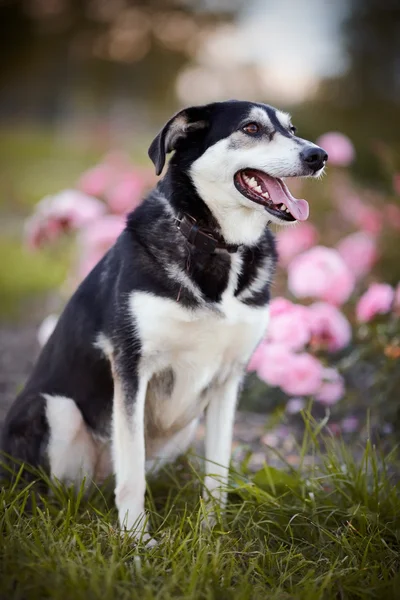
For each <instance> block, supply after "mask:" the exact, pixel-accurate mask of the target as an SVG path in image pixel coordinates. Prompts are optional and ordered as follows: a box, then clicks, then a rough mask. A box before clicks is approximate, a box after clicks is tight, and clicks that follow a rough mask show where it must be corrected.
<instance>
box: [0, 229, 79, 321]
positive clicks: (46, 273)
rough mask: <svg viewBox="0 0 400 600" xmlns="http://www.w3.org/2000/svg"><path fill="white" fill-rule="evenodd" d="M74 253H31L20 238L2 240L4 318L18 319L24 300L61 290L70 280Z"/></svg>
mask: <svg viewBox="0 0 400 600" xmlns="http://www.w3.org/2000/svg"><path fill="white" fill-rule="evenodd" d="M70 255H71V251H70V249H69V248H68V247H67V245H65V244H64V245H63V247H62V248H60V249H58V250H57V252H55V251H54V249H47V250H43V251H41V252H36V253H35V252H30V251H29V250H28V249H27V248H25V247H23V246H22V242H21V240H20V239H19V238H15V237H12V236H10V237H2V238H0V257H1V260H0V290H1V294H0V318H2V319H4V318H10V317H17V316H18V314H19V312H20V310H21V308H22V303H23V301H24V300H27V299H29V300H32V298H33V297H34V296H38V295H41V294H43V293H45V292H47V291H49V290H51V289H54V288H56V287H58V286H59V285H60V284H61V283H62V282H63V280H64V279H65V277H66V274H67V271H68V265H69V259H70Z"/></svg>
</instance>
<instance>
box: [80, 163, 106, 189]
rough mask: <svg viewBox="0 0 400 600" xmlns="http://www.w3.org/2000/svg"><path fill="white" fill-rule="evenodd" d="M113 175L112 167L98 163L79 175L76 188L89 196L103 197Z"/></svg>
mask: <svg viewBox="0 0 400 600" xmlns="http://www.w3.org/2000/svg"><path fill="white" fill-rule="evenodd" d="M114 177H115V171H114V169H113V168H112V167H111V166H110V165H107V164H99V165H96V166H95V167H92V168H91V169H88V170H87V171H85V172H84V173H83V175H81V177H80V179H79V181H78V188H79V189H80V190H82V192H85V194H90V195H91V196H98V197H103V196H104V195H105V193H106V191H107V189H108V187H109V186H110V185H111V184H112V182H113V180H114Z"/></svg>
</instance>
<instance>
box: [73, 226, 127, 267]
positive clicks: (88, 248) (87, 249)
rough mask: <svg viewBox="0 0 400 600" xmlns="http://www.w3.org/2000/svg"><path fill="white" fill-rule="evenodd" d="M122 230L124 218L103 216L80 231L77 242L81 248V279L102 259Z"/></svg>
mask: <svg viewBox="0 0 400 600" xmlns="http://www.w3.org/2000/svg"><path fill="white" fill-rule="evenodd" d="M124 228H125V218H124V217H120V216H119V215H104V216H103V217H102V218H101V219H98V220H97V221H95V222H94V223H92V224H91V225H89V226H88V227H86V228H85V229H83V230H82V232H81V235H80V236H79V240H78V241H79V243H80V247H81V251H80V254H79V256H80V262H79V266H78V273H79V276H80V277H81V278H83V277H86V275H87V274H88V273H89V272H90V271H91V270H92V269H93V267H94V266H95V265H96V264H97V263H98V262H99V260H101V259H102V257H103V256H104V254H105V253H106V252H107V251H108V250H109V249H110V248H111V246H112V245H113V244H114V242H115V240H116V239H117V237H118V236H119V235H120V233H121V232H122V231H123V230H124Z"/></svg>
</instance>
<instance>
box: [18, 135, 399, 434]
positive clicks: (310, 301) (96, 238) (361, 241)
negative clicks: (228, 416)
mask: <svg viewBox="0 0 400 600" xmlns="http://www.w3.org/2000/svg"><path fill="white" fill-rule="evenodd" d="M320 142H321V144H322V145H323V147H324V148H326V149H327V151H328V154H329V155H330V164H331V165H333V169H331V171H330V172H328V181H327V183H326V184H325V192H326V191H328V194H329V196H330V204H329V206H330V209H329V208H328V210H326V205H325V213H328V215H329V227H326V226H325V228H324V227H323V226H322V227H319V228H318V231H317V228H316V226H315V225H313V224H312V223H309V222H307V223H302V224H299V225H297V226H296V227H294V228H293V227H292V228H288V229H283V230H281V231H280V232H279V233H278V234H277V244H278V252H279V256H280V261H279V266H280V269H279V271H278V278H277V280H278V281H277V286H278V289H279V290H280V295H279V294H278V295H277V297H275V298H274V299H273V300H272V301H271V304H270V324H269V327H268V331H267V333H266V335H265V338H264V339H263V340H262V341H261V343H260V344H259V346H258V348H257V349H256V350H255V352H254V354H253V356H252V358H251V360H250V363H249V365H248V370H249V371H250V372H253V373H254V374H256V375H257V377H258V380H259V382H262V383H264V384H267V385H268V386H270V388H273V389H274V390H275V392H277V393H279V394H280V396H279V397H280V400H282V399H285V400H286V403H287V411H288V413H296V412H298V411H300V410H301V409H302V408H303V407H304V406H305V404H306V401H307V399H308V398H310V397H311V398H312V399H314V400H315V403H316V404H315V405H316V406H317V407H318V406H321V407H327V406H330V407H331V406H332V405H335V404H336V403H337V402H338V401H339V400H340V399H341V398H343V397H344V396H345V395H346V398H347V400H348V403H349V405H350V403H351V402H350V399H351V397H352V395H353V396H354V394H356V395H357V393H358V394H359V395H360V396H362V398H363V402H364V405H368V402H366V401H365V398H366V397H371V398H374V399H375V400H376V398H380V399H381V400H379V401H381V402H384V400H385V399H386V398H388V397H389V396H390V394H393V393H394V390H395V389H396V385H400V375H399V369H398V367H397V364H396V361H398V360H399V358H400V324H399V321H400V319H399V316H400V285H398V286H397V288H396V289H395V288H394V287H392V286H391V285H389V284H386V283H379V282H378V281H376V280H375V279H376V276H375V277H374V276H373V275H372V270H373V269H374V268H375V267H376V266H377V265H378V266H379V261H380V259H381V246H382V245H383V244H382V243H381V241H382V242H383V238H384V237H385V236H382V232H383V231H385V232H386V231H388V228H391V229H394V230H395V229H398V228H400V208H399V207H398V206H397V204H396V203H395V202H390V203H388V202H386V201H385V202H384V201H383V200H382V198H381V197H379V195H378V194H376V193H375V194H371V192H368V193H366V192H365V191H360V190H358V189H355V188H354V186H353V184H352V181H351V178H350V177H349V175H348V174H347V172H346V170H345V169H343V167H346V166H347V165H349V164H350V163H351V162H352V161H353V160H354V158H355V151H354V147H353V145H352V143H351V141H350V140H349V139H348V138H346V136H343V135H342V134H339V133H329V134H326V135H325V136H323V137H322V138H321V140H320ZM399 181H400V180H399V176H398V175H396V176H394V177H393V186H394V189H395V192H397V193H398V191H399ZM152 184H153V176H152V175H150V173H149V172H147V171H143V170H138V169H136V168H134V167H133V166H132V165H131V164H130V162H129V160H128V158H127V157H126V156H124V155H121V154H115V153H114V154H110V155H108V156H106V158H105V159H104V160H103V161H102V162H101V163H100V164H99V165H97V166H95V167H93V168H92V169H90V170H89V171H87V172H85V173H84V174H83V175H82V176H81V178H80V179H79V181H78V183H77V189H71V190H65V191H63V192H61V193H60V194H57V195H55V196H52V197H47V198H44V199H43V200H42V201H41V202H39V204H38V205H37V207H36V212H35V214H34V215H33V216H32V217H31V218H30V219H29V220H28V222H27V226H26V239H27V242H28V244H29V246H30V247H31V248H38V247H40V246H42V245H43V244H45V243H53V242H54V241H55V240H56V239H57V238H58V237H59V236H60V235H61V234H64V233H67V232H76V234H77V235H76V241H77V249H78V252H77V260H76V261H75V264H74V268H73V278H69V281H70V282H71V281H72V282H73V284H74V285H76V284H77V283H78V282H79V281H80V280H81V279H83V278H84V277H85V275H86V274H87V273H88V272H89V271H90V270H91V269H92V268H93V267H94V265H95V264H96V263H97V262H98V261H99V260H100V259H101V257H102V256H103V255H104V253H105V252H106V251H107V250H108V248H109V247H110V246H111V245H112V244H113V243H114V241H115V239H116V238H117V236H118V235H119V233H120V232H121V231H122V229H123V227H124V224H125V214H126V213H127V212H128V211H129V210H132V209H134V208H135V207H136V206H137V205H138V204H139V203H140V201H141V199H142V198H143V194H144V191H145V189H146V187H148V186H150V185H152ZM295 184H296V185H302V183H301V182H300V183H299V182H298V181H297V182H295ZM305 185H306V184H305ZM322 185H323V184H321V183H320V184H319V186H322ZM314 193H315V192H314ZM332 208H333V210H332ZM331 223H332V224H333V225H334V227H331ZM342 230H344V231H345V232H346V235H345V236H344V237H341V236H338V235H337V233H336V232H337V231H342ZM326 239H329V243H328V244H323V243H321V241H322V240H326ZM317 242H319V244H318V245H317ZM392 283H393V282H392ZM53 327H54V319H47V320H45V322H44V324H43V327H42V328H41V331H40V341H41V343H44V341H45V340H46V339H47V337H48V335H49V333H51V330H52V328H53ZM250 381H252V382H253V383H254V377H253V378H251V379H250ZM257 385H258V384H257ZM373 388H374V389H375V390H376V391H378V393H375V392H374V393H372V389H373ZM378 388H379V390H378ZM248 389H249V388H248ZM257 390H258V391H257V394H258V395H263V394H264V392H263V391H260V388H259V386H258V388H257ZM247 391H248V390H247ZM245 393H246V392H245ZM368 394H369V395H368ZM375 400H374V401H375ZM346 419H347V421H346ZM346 419H345V421H346V423H347V424H346V426H345V425H344V421H343V427H342V429H343V430H344V429H345V427H346V428H347V430H348V431H351V430H354V429H355V425H354V423H355V420H357V419H356V417H355V416H354V415H353V416H347V417H346Z"/></svg>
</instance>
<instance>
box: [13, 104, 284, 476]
mask: <svg viewBox="0 0 400 600" xmlns="http://www.w3.org/2000/svg"><path fill="white" fill-rule="evenodd" d="M250 106H251V105H250V104H249V103H247V102H235V101H231V102H227V103H215V104H211V105H208V106H206V107H195V108H192V109H189V110H186V111H183V112H182V113H179V116H181V117H183V118H184V119H186V120H187V127H186V128H183V129H182V130H180V131H179V132H176V133H175V135H174V137H173V138H172V141H171V142H170V145H169V146H168V147H167V148H166V147H165V140H166V138H168V132H169V130H170V128H171V126H172V125H173V122H174V120H173V119H172V120H171V121H170V122H169V123H168V124H167V125H166V127H165V128H164V129H163V130H162V132H161V133H160V134H159V136H157V138H156V139H155V140H154V142H153V143H152V145H151V147H150V150H149V154H150V156H151V158H152V160H153V162H154V163H155V165H156V169H157V172H160V171H161V170H162V169H163V166H164V162H165V153H166V152H168V151H171V150H175V154H174V155H173V157H172V158H171V160H170V163H169V168H168V171H167V173H166V175H165V177H164V179H163V180H161V181H160V182H159V183H158V185H157V187H156V188H155V189H154V190H153V191H152V192H151V193H150V194H149V195H148V197H147V198H146V199H145V201H144V202H143V203H142V205H141V206H139V207H138V208H137V209H136V210H135V211H134V212H132V213H131V214H130V215H129V216H128V218H127V225H126V229H125V230H124V232H123V233H122V234H121V235H120V237H119V238H118V240H117V241H116V243H115V245H114V246H113V247H112V248H111V250H110V251H109V252H108V253H107V255H106V256H105V257H104V258H103V259H102V260H101V261H100V262H99V263H98V265H97V266H96V267H95V268H94V269H93V271H92V272H91V273H90V274H89V275H88V277H86V279H85V280H84V281H83V282H82V284H81V285H80V286H79V288H78V289H77V291H76V292H75V294H74V295H73V296H72V298H71V299H70V301H69V302H68V304H67V306H66V307H65V310H64V312H63V314H62V316H61V318H60V320H59V322H58V324H57V326H56V328H55V330H54V332H53V334H52V336H51V337H50V339H49V340H48V342H47V344H46V346H45V347H44V348H43V350H42V353H41V355H40V357H39V360H38V362H37V364H36V366H35V368H34V370H33V372H32V374H31V375H30V377H29V379H28V381H27V383H26V385H25V388H24V390H23V391H22V392H21V393H20V394H19V396H18V397H17V399H16V400H15V403H14V404H13V406H12V407H11V410H10V411H9V413H8V415H7V418H6V422H5V426H4V432H3V442H2V448H3V450H4V451H5V452H7V453H8V454H11V455H12V456H14V457H15V458H17V459H19V460H21V461H25V462H26V463H29V464H32V465H34V466H38V465H44V466H46V443H47V437H48V434H49V432H48V423H47V420H46V416H45V401H44V399H43V394H51V395H53V396H54V395H59V396H66V397H68V398H72V399H73V400H74V401H75V402H76V404H77V405H78V407H79V409H80V411H81V413H82V415H83V418H84V421H85V422H86V424H87V426H88V428H89V429H90V430H91V431H93V432H95V433H97V434H99V435H101V436H103V437H109V436H110V422H111V411H112V399H113V375H112V372H111V367H110V362H109V360H108V359H107V358H106V356H105V355H104V353H103V351H102V350H101V349H100V348H98V347H96V340H97V337H98V335H99V334H100V333H103V334H104V335H105V336H107V338H109V339H110V340H111V341H112V344H113V347H114V348H115V349H116V350H115V356H114V361H115V365H116V368H117V369H118V370H119V371H120V374H121V376H122V378H123V381H124V382H125V385H126V386H127V387H128V388H129V395H130V396H131V397H134V393H135V390H136V387H137V376H138V374H137V363H138V358H139V356H140V353H141V344H140V339H139V337H138V336H137V335H136V333H135V330H134V328H133V327H132V315H131V314H130V312H129V311H128V306H127V301H128V297H129V294H130V293H131V292H132V291H133V290H142V291H146V292H150V293H152V294H155V295H157V296H161V297H165V298H170V299H171V300H174V301H177V302H179V303H180V304H181V305H182V306H185V307H190V308H195V307H196V306H199V304H201V303H203V304H205V305H208V306H212V307H213V306H215V308H216V309H218V303H219V301H220V299H221V295H222V293H223V291H224V290H225V289H226V287H227V284H228V275H229V269H230V264H231V260H232V257H231V255H230V254H229V253H228V252H226V251H216V252H215V253H214V254H202V253H201V252H199V251H198V250H196V249H194V248H193V247H192V246H190V245H189V243H188V242H187V240H186V239H185V238H184V237H183V235H182V234H181V233H180V231H179V229H178V228H177V223H176V218H177V215H178V214H179V213H182V212H185V213H188V214H190V215H191V216H193V217H194V218H195V219H197V221H198V222H199V224H200V225H202V226H205V227H207V228H209V229H214V230H218V228H219V225H218V223H217V222H216V220H215V219H214V217H213V216H212V214H211V212H210V210H209V209H208V207H207V206H206V204H205V203H204V202H203V200H202V199H201V198H200V197H199V195H198V193H197V191H196V190H195V188H194V186H193V183H192V182H191V180H190V177H189V175H188V169H189V168H190V165H191V164H192V163H193V161H195V160H196V159H197V158H198V157H199V156H201V155H202V153H203V152H204V151H205V150H206V149H207V148H208V147H209V146H211V145H212V144H215V143H216V142H217V141H218V140H219V139H222V138H224V137H227V136H229V135H230V134H231V133H232V131H234V130H235V128H237V127H238V125H239V124H240V123H241V122H242V120H243V118H244V115H245V114H246V113H247V112H248V111H249V108H250ZM260 106H262V105H260ZM264 108H265V107H264ZM272 110H273V109H270V108H268V111H269V112H268V114H270V112H271V111H272ZM241 252H243V255H244V261H245V262H244V267H243V272H242V274H241V276H240V279H239V282H238V286H237V289H236V291H235V294H236V295H237V296H238V295H239V294H240V293H242V292H244V291H245V290H246V289H247V288H248V287H249V286H250V285H251V283H252V282H253V281H254V280H255V279H256V278H257V275H258V274H259V273H260V269H263V268H264V267H265V261H266V258H267V257H269V258H270V272H269V276H270V275H271V273H272V272H273V270H274V266H275V262H276V251H275V244H274V240H273V236H272V234H271V233H270V231H269V230H268V229H266V230H265V231H264V233H263V235H262V237H261V239H259V240H258V241H257V245H256V246H254V247H251V248H250V247H249V248H242V249H241ZM171 267H175V268H177V269H180V270H182V271H184V272H185V273H186V274H187V275H188V276H189V277H191V278H192V280H193V281H194V282H195V283H196V284H197V286H198V287H199V288H200V290H201V293H202V298H201V300H199V298H198V297H196V296H195V295H194V294H193V293H191V292H190V291H189V290H188V289H187V288H186V287H182V286H181V285H180V283H179V281H177V280H176V279H175V278H174V277H173V274H171V272H170V270H168V269H170V268H171ZM269 279H270V277H267V278H266V283H265V286H264V288H263V289H262V290H261V291H259V292H257V293H256V294H254V295H250V297H247V298H246V300H245V303H246V304H249V305H253V306H264V305H265V304H266V303H268V300H269ZM162 381H165V385H166V386H167V387H168V389H170V388H171V389H172V387H173V374H172V376H171V375H170V376H168V377H160V382H162Z"/></svg>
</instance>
